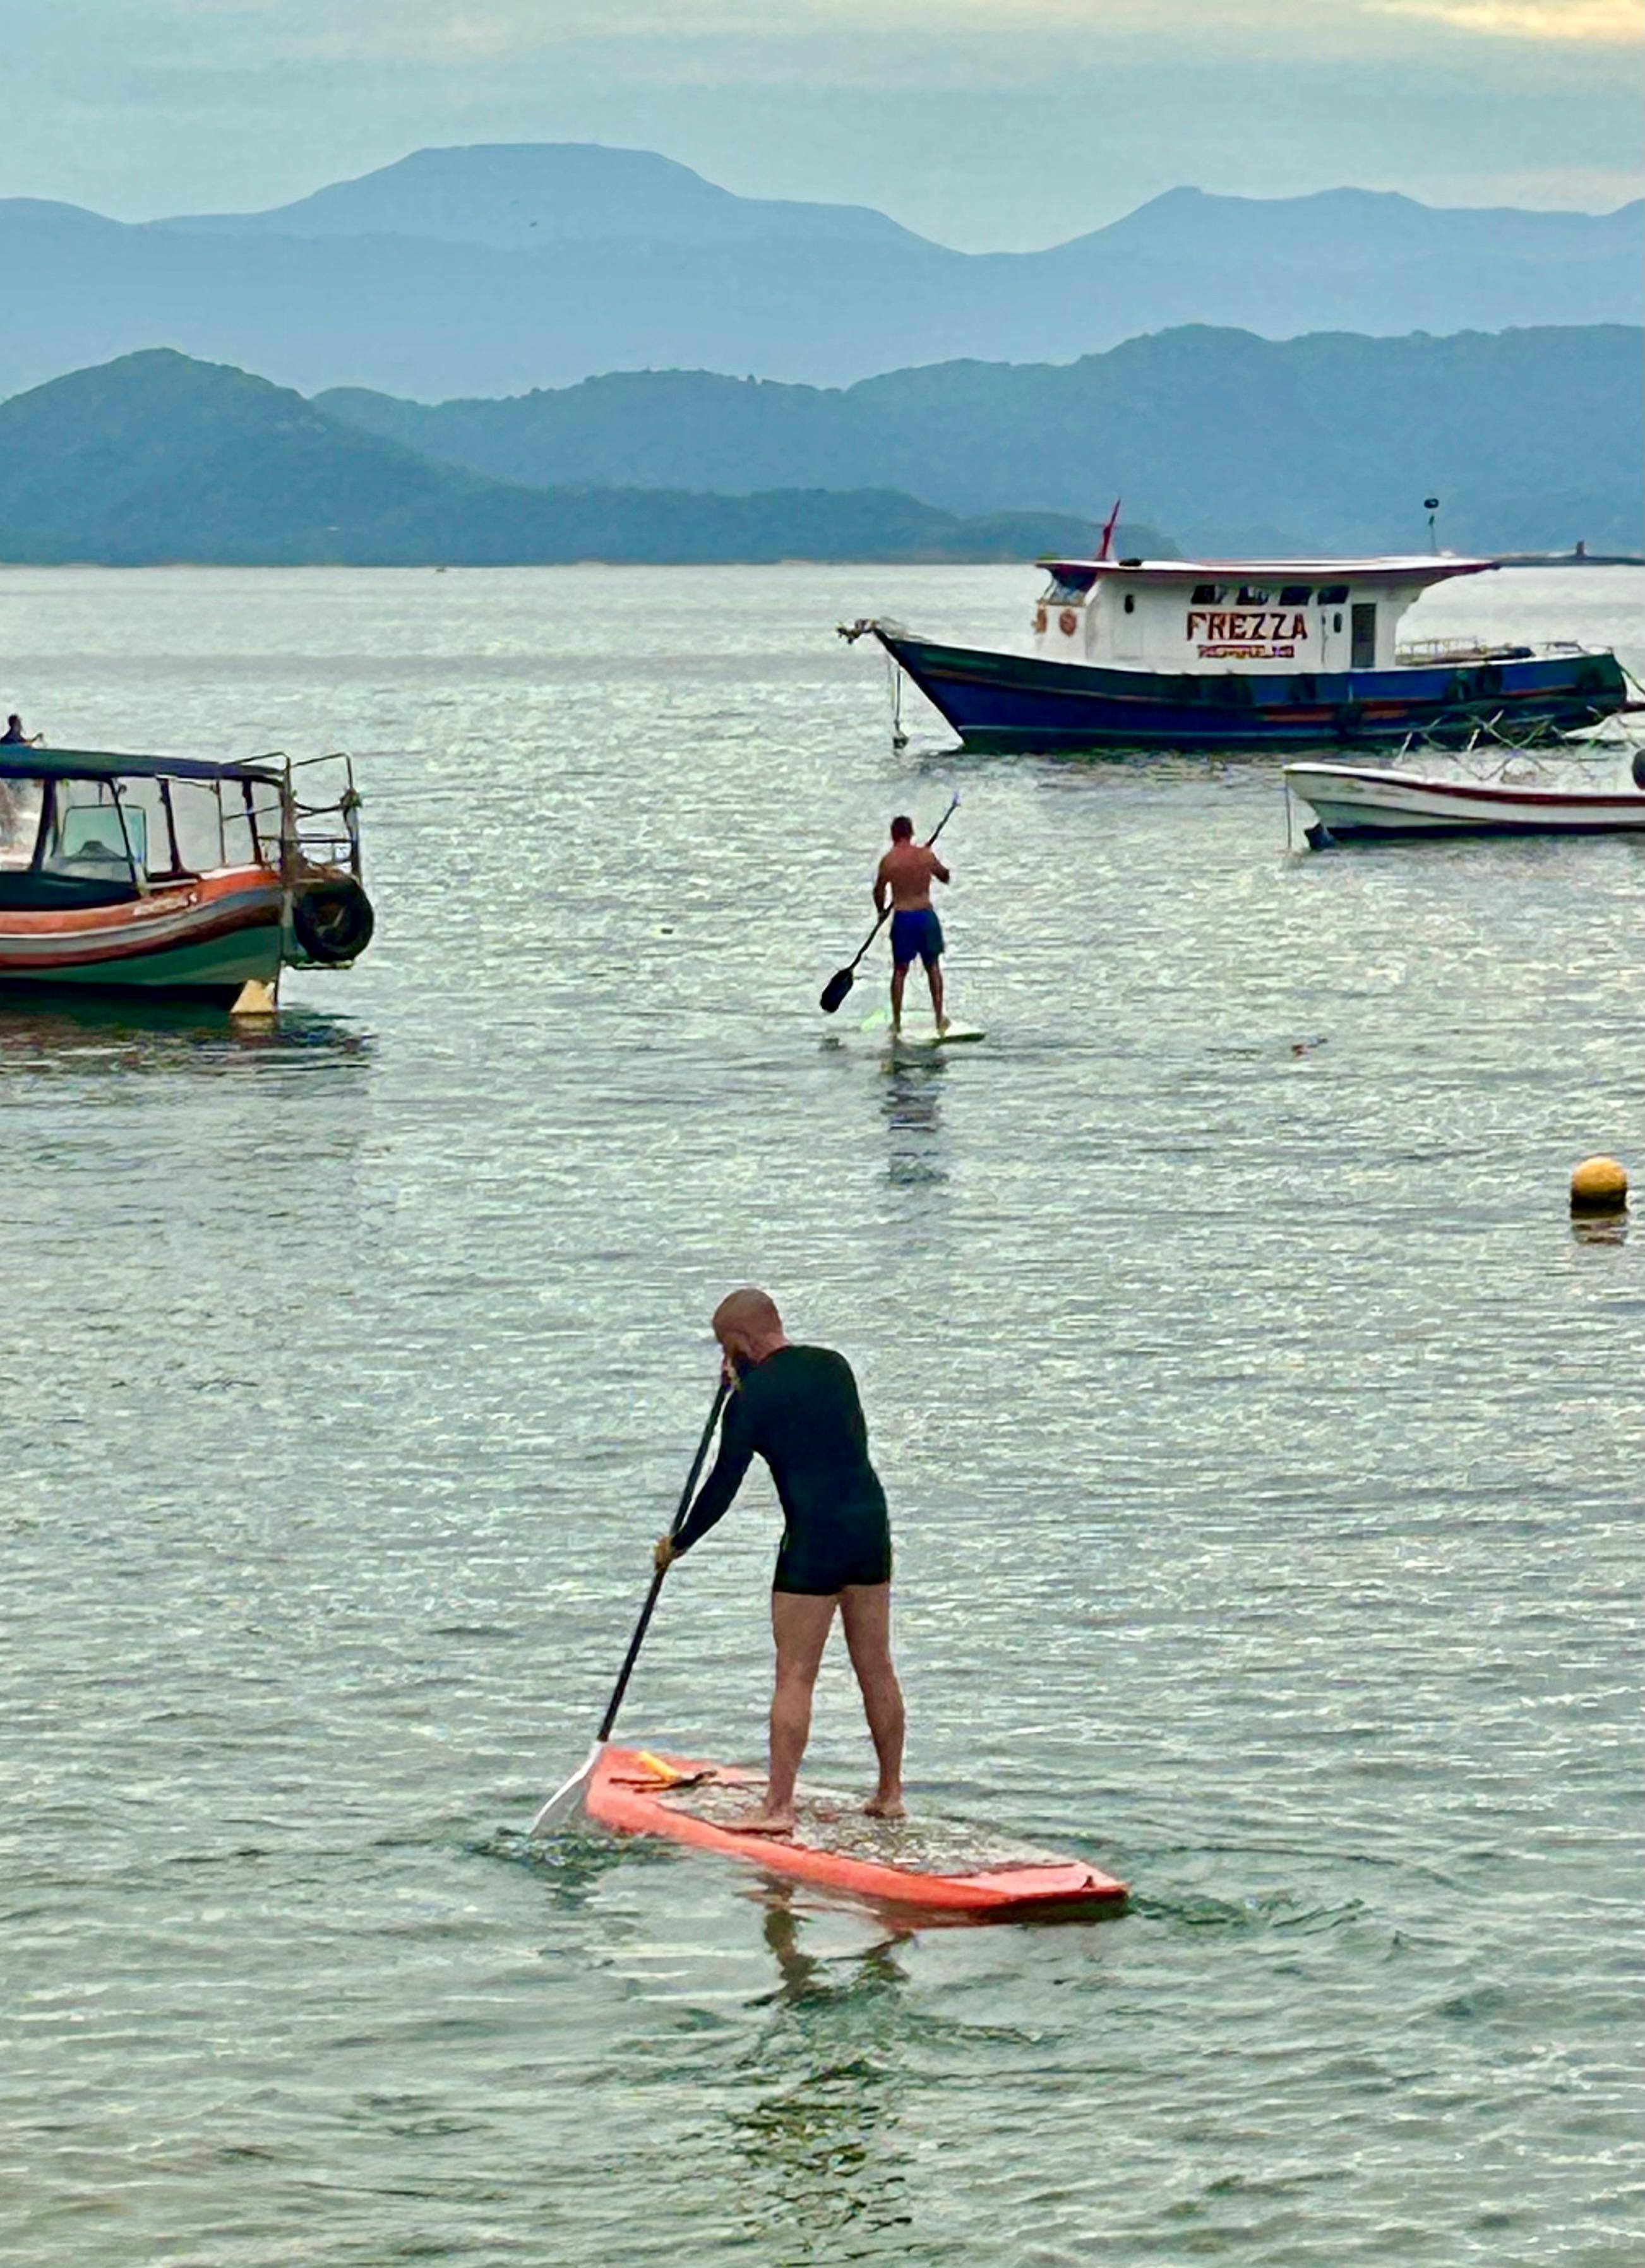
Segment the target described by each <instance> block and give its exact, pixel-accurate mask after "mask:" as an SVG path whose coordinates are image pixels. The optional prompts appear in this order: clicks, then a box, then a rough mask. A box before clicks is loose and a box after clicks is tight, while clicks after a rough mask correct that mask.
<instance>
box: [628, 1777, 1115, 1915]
mask: <svg viewBox="0 0 1645 2268" xmlns="http://www.w3.org/2000/svg"><path fill="white" fill-rule="evenodd" d="M764 1785H765V1782H764V1778H763V1774H761V1773H759V1772H756V1771H747V1770H744V1769H743V1768H741V1766H738V1765H727V1764H709V1763H705V1762H704V1761H702V1760H701V1759H698V1758H692V1757H686V1756H668V1755H666V1754H661V1753H659V1752H658V1751H656V1750H654V1749H623V1748H615V1747H612V1748H608V1749H605V1750H604V1752H603V1753H602V1755H601V1758H600V1761H599V1763H598V1764H597V1765H596V1766H595V1768H594V1776H593V1778H592V1779H591V1780H590V1782H589V1786H588V1792H587V1796H586V1803H585V1808H586V1812H587V1815H588V1816H589V1818H590V1819H592V1820H594V1821H595V1822H597V1823H599V1824H600V1825H601V1826H602V1827H609V1828H612V1829H615V1830H616V1831H617V1832H618V1833H620V1834H629V1835H659V1836H666V1837H668V1838H669V1839H671V1840H672V1841H675V1842H677V1843H689V1844H691V1845H695V1846H696V1847H697V1849H699V1850H707V1851H716V1852H719V1853H721V1854H722V1855H723V1856H725V1857H727V1858H733V1859H741V1860H742V1861H743V1862H744V1864H746V1865H752V1866H756V1867H762V1868H763V1869H764V1870H765V1872H767V1873H768V1874H786V1875H791V1876H793V1878H794V1879H796V1880H798V1881H808V1882H816V1883H819V1884H821V1885H822V1886H823V1887H825V1888H827V1889H835V1890H841V1891H845V1892H846V1893H847V1894H848V1895H851V1896H857V1897H861V1898H867V1899H869V1900H871V1901H872V1902H874V1904H889V1905H897V1906H904V1907H911V1908H918V1909H919V1910H920V1911H925V1912H928V1913H933V1914H937V1913H948V1914H953V1915H955V1916H956V1917H962V1916H963V1917H967V1918H972V1919H976V1920H1007V1919H1021V1918H1026V1917H1028V1916H1030V1915H1035V1914H1039V1915H1050V1914H1053V1913H1073V1912H1086V1913H1089V1912H1091V1911H1095V1910H1100V1909H1104V1908H1105V1909H1107V1910H1108V1911H1115V1910H1116V1909H1117V1908H1118V1906H1119V1905H1121V1904H1123V1903H1124V1901H1125V1884H1124V1883H1123V1882H1120V1881H1115V1879H1114V1878H1113V1876H1112V1875H1111V1874H1103V1873H1102V1872H1101V1870H1100V1869H1099V1868H1097V1867H1093V1866H1091V1865H1089V1864H1088V1862H1087V1861H1086V1860H1084V1859H1070V1858H1067V1857H1066V1856H1065V1855H1062V1854H1059V1852H1053V1851H1042V1850H1039V1849H1036V1847H1034V1846H1033V1845H1029V1844H1025V1843H1020V1842H1017V1841H1015V1840H1014V1838H1012V1837H1007V1836H1002V1835H1000V1834H998V1833H996V1832H995V1831H994V1830H992V1829H990V1828H986V1827H982V1826H978V1825H977V1824H976V1823H973V1822H970V1821H967V1820H959V1819H935V1818H920V1819H909V1820H891V1819H872V1818H870V1817H869V1816H868V1815H867V1813H866V1812H865V1811H864V1810H863V1808H862V1803H861V1799H860V1798H859V1797H853V1796H850V1795H844V1794H839V1793H835V1792H834V1791H832V1790H830V1789H828V1788H821V1787H802V1788H801V1789H800V1791H799V1793H798V1796H797V1798H796V1801H795V1805H794V1831H793V1835H792V1836H771V1835H742V1834H738V1833H736V1832H735V1831H734V1822H735V1821H737V1820H738V1819H741V1818H746V1817H747V1816H748V1815H749V1812H750V1811H751V1810H754V1809H755V1808H757V1805H758V1801H759V1798H760V1796H761V1795H762V1794H763V1791H764Z"/></svg>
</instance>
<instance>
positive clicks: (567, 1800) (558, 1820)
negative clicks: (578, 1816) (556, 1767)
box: [531, 1741, 605, 1835]
mask: <svg viewBox="0 0 1645 2268" xmlns="http://www.w3.org/2000/svg"><path fill="white" fill-rule="evenodd" d="M604 1749H605V1743H604V1742H603V1741H596V1742H594V1746H593V1748H592V1749H589V1751H588V1753H587V1755H586V1756H585V1757H584V1758H583V1760H582V1763H581V1764H580V1765H579V1768H578V1770H577V1771H574V1772H573V1773H572V1776H571V1778H570V1779H568V1780H567V1781H566V1783H565V1785H564V1787H560V1788H556V1790H555V1792H554V1793H553V1794H552V1795H551V1796H550V1798H549V1800H548V1801H547V1802H546V1803H545V1804H544V1805H543V1807H542V1810H541V1811H540V1812H538V1814H537V1815H536V1817H535V1819H534V1820H533V1821H532V1823H531V1832H532V1833H533V1834H534V1835H552V1834H553V1832H554V1830H555V1829H556V1828H557V1827H564V1824H565V1823H566V1821H567V1820H568V1819H570V1818H571V1816H572V1814H573V1813H574V1812H578V1811H580V1810H581V1809H582V1808H583V1797H584V1795H585V1793H586V1792H587V1787H588V1783H589V1781H590V1780H591V1779H592V1778H594V1766H595V1765H596V1764H598V1763H599V1761H600V1758H601V1755H602V1754H603V1752H604Z"/></svg>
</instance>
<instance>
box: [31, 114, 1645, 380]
mask: <svg viewBox="0 0 1645 2268" xmlns="http://www.w3.org/2000/svg"><path fill="white" fill-rule="evenodd" d="M1047 218H1048V223H1049V224H1051V225H1054V199H1052V198H1051V197H1049V196H1048V201H1047ZM1642 248H1645V204H1632V205H1628V206H1626V207H1624V208H1623V209H1622V210H1620V211H1619V212H1615V213H1611V214H1605V215H1597V216H1595V215H1589V214H1585V213H1571V212H1523V211H1516V210H1463V211H1441V210H1433V209H1431V208H1429V207H1427V206H1425V205H1420V204H1417V203H1413V202H1412V201H1411V200H1410V199H1409V198H1406V197H1401V196H1396V195H1382V194H1372V193H1370V192H1368V191H1365V190H1359V189H1333V190H1328V191H1325V192H1323V193H1321V194H1320V195H1315V196H1306V197H1288V198H1279V199H1273V200H1270V201H1258V200H1253V199H1250V198H1239V197H1217V196H1208V195H1204V194H1202V193H1201V192H1200V191H1199V190H1197V189H1187V188H1184V189H1175V190H1172V191H1170V192H1169V194H1168V195H1164V196H1162V197H1157V198H1155V199H1154V201H1153V203H1149V204H1147V205H1144V206H1143V207H1141V209H1140V210H1138V211H1136V212H1133V213H1132V214H1130V215H1129V216H1128V217H1126V218H1125V219H1123V220H1120V221H1117V222H1115V223H1114V224H1113V225H1111V226H1110V227H1107V228H1103V229H1099V230H1097V231H1095V232H1094V233H1092V234H1090V235H1087V236H1081V237H1078V238H1075V239H1073V240H1072V241H1071V242H1068V243H1066V244H1060V245H1057V246H1055V247H1052V248H1051V249H1050V250H1047V251H1044V252H1030V253H996V254H965V253H960V252H955V251H951V250H949V249H948V248H947V247H944V246H941V245H937V244H933V243H930V242H928V241H926V239H924V238H921V237H918V236H915V235H914V234H912V233H911V232H910V231H908V230H907V229H904V228H899V227H898V226H897V225H896V223H895V222H893V221H891V220H889V219H887V218H886V217H885V216H884V215H883V214H882V213H876V212H871V211H868V210H865V209H862V208H859V207H855V206H844V205H815V204H796V203H775V202H771V201H766V200H761V199H756V198H747V197H738V196H734V195H731V193H730V192H729V191H727V190H725V189H721V188H716V187H715V186H714V185H713V184H712V183H711V182H708V181H705V180H702V179H701V177H700V176H699V175H697V174H696V173H691V172H690V170H689V169H688V168H687V167H685V166H677V165H675V164H673V163H672V162H671V161H670V160H668V159H667V158H660V157H657V156H655V155H653V154H651V153H649V152H646V151H631V150H608V149H602V148H595V147H584V146H579V145H571V144H522V145H520V146H503V147H498V148H478V149H467V150H424V151H417V153H416V154H415V155H413V156H411V157H409V158H403V159H402V160H401V161H400V162H399V163H398V164H397V165H394V166H387V167H385V168H383V169H382V171H380V172H379V173H371V174H367V175H366V176H365V179H364V180H358V181H349V182H339V183H337V184H336V185H335V186H333V187H331V188H325V189H321V191H319V192H318V193H317V194H316V195H314V196H311V197H306V198H304V199H302V200H301V201H299V203H296V204H291V205H287V206H284V207H282V208H280V209H279V210H277V211H273V212H267V213H249V214H220V213H219V214H204V215H196V216H187V215H185V216H180V217H175V218H173V219H170V220H165V221H154V222H147V223H144V224H141V225H126V224H122V223H120V222H115V221H111V220H106V219H103V218H102V217H100V216H99V215H97V214H94V213H89V212H85V211H82V210H79V209H78V208H77V207H75V206H71V205H63V204H50V203H41V202H38V201H35V200H32V199H26V198H16V199H11V200H9V201H0V276H4V281H5V285H6V289H7V293H8V305H9V307H10V309H11V320H10V321H9V322H8V323H7V325H6V327H5V329H4V335H0V392H9V391H11V390H12V389H14V388H17V387H26V386H31V385H34V384H37V383H39V382H40V381H41V380H42V379H48V378H50V377H54V376H56V375H59V374H61V373H63V372H66V371H70V370H73V369H77V368H78V367H80V366H82V365H86V364H90V363H96V362H100V361H103V360H105V359H107V357H110V356H116V355H119V354H122V353H124V352H127V351H130V350H136V349H138V348H142V347H146V346H148V345H151V343H153V342H156V341H159V342H164V343H166V344H168V345H172V346H175V347H178V348H180V349H181V350H184V351H186V352H188V353H189V354H191V355H197V356H204V357H211V358H213V359H223V360H227V361H230V362H232V363H236V364H239V365H243V366H247V367H251V368H254V369H257V370H261V371H265V372H269V374H270V376H271V377H273V378H275V379H278V380H280V381H282V382H284V383H286V384H289V385H294V386H297V387H301V388H302V389H303V390H304V391H306V392H307V391H314V390H315V389H317V388H320V387H329V386H336V385H341V384H348V385H358V386H364V387H373V388H377V389H381V390H385V391H387V392H390V393H395V394H409V395H411V396H413V397H415V398H417V399H419V400H425V401H426V400H438V399H440V398H441V397H443V396H446V395H450V394H509V393H515V392H519V391H521V390H523V389H525V388H527V387H534V386H545V385H552V386H564V385H567V384H570V383H572V382H574V381H575V380H577V379H582V378H585V377H588V376H591V375H594V374H595V373H598V372H606V371H612V370H630V369H641V368H648V367H649V368H675V367H685V368H691V369H696V368H703V369H708V370H717V371H721V372H728V373H731V374H734V375H736V376H741V375H742V374H744V373H745V372H753V373H755V374H756V375H758V376H762V377H772V378H779V379H791V380H795V381H805V382H808V383H812V384H819V385H829V386H835V385H846V384H850V383H852V382H853V381H855V380H857V379H861V378H865V377H869V376H873V375H875V374H877V373H879V372H884V371H889V370H894V369H898V368H900V367H903V366H904V365H913V364H923V363H931V362H940V361H946V360H949V359H952V358H955V357H968V356H975V357H986V358H987V359H988V360H990V361H992V362H1000V361H1006V362H1015V361H1051V362H1067V361H1070V360H1072V359H1073V358H1074V357H1078V356H1080V355H1082V354H1088V353H1089V352H1091V351H1093V350H1097V349H1101V348H1104V347H1108V346H1111V345H1115V344H1117V343H1118V342H1120V341H1122V340H1125V339H1127V338H1132V337H1135V336H1137V335H1139V334H1141V333H1144V332H1150V331H1154V330H1159V329H1162V328H1169V327H1170V326H1174V325H1180V324H1184V323H1193V322H1208V323H1216V324H1226V325H1237V326H1240V327H1242V328H1247V329H1250V330H1253V331H1256V332H1257V333H1258V334H1260V335H1263V336H1265V337H1269V338H1289V337H1293V336H1295V335H1300V334H1302V333H1307V332H1314V331H1319V330H1323V329H1339V328H1340V329H1346V330H1354V331H1361V332H1367V333H1372V334H1377V335H1399V334H1404V333H1407V332H1410V331H1413V330H1428V331H1433V332H1437V333H1451V332H1456V331H1461V330H1467V329H1482V330H1498V329H1501V328H1506V327H1509V326H1513V325H1518V326H1536V325H1545V324H1594V323H1609V322H1621V323H1634V322H1637V321H1638V320H1640V315H1641V249H1642Z"/></svg>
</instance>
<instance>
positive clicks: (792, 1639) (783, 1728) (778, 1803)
mask: <svg viewBox="0 0 1645 2268" xmlns="http://www.w3.org/2000/svg"><path fill="white" fill-rule="evenodd" d="M838 1604H839V1600H838V1599H837V1598H826V1599H818V1598H813V1597H812V1596H811V1595H810V1594H808V1593H807V1592H802V1591H773V1592H772V1593H771V1636H772V1637H773V1638H775V1639H776V1641H777V1683H776V1684H775V1685H774V1687H773V1688H772V1690H771V1767H770V1776H769V1778H767V1780H766V1783H765V1800H764V1802H763V1804H762V1805H761V1806H760V1808H759V1809H758V1810H757V1811H754V1812H750V1813H749V1815H748V1817H747V1818H745V1819H735V1820H731V1821H728V1822H727V1824H728V1825H729V1826H730V1827H731V1828H733V1829H734V1831H735V1832H736V1833H737V1834H739V1835H792V1834H793V1830H794V1782H795V1780H796V1779H798V1778H799V1777H800V1758H801V1756H804V1754H805V1752H806V1742H807V1740H808V1738H809V1736H810V1732H811V1690H812V1688H813V1687H814V1686H815V1683H816V1682H817V1670H818V1668H820V1667H821V1665H822V1649H823V1647H824V1646H826V1645H827V1644H828V1634H829V1629H830V1624H832V1622H833V1620H834V1609H835V1608H836V1607H837V1606H838Z"/></svg>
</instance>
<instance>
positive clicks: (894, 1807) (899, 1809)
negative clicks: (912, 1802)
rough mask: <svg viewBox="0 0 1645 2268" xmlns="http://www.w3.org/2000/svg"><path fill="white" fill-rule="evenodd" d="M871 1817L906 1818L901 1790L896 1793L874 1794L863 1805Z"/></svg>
mask: <svg viewBox="0 0 1645 2268" xmlns="http://www.w3.org/2000/svg"><path fill="white" fill-rule="evenodd" d="M862 1808H863V1809H864V1810H865V1811H866V1812H867V1815H868V1816H869V1818H870V1819H906V1818H907V1816H908V1814H907V1812H906V1811H905V1810H904V1808H903V1798H902V1795H901V1793H900V1792H899V1793H896V1794H895V1795H880V1794H877V1793H876V1794H874V1795H871V1796H870V1797H869V1798H868V1800H867V1803H865V1804H864V1805H863V1807H862Z"/></svg>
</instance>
